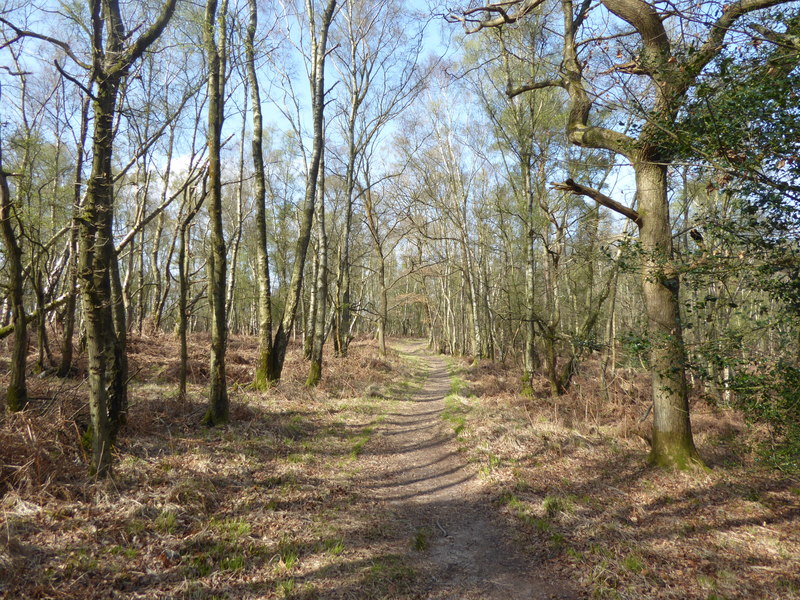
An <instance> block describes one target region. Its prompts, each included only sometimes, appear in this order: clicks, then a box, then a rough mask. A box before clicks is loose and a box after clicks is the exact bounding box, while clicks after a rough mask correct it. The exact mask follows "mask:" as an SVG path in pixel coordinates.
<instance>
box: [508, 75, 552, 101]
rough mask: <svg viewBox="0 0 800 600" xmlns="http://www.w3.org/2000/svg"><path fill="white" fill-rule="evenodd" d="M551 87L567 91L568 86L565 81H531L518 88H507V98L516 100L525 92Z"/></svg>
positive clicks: (509, 86)
mask: <svg viewBox="0 0 800 600" xmlns="http://www.w3.org/2000/svg"><path fill="white" fill-rule="evenodd" d="M551 87H560V88H564V89H566V87H567V84H566V82H565V81H564V80H563V79H546V80H544V81H529V82H527V83H523V84H521V85H518V86H512V85H511V84H509V85H508V86H507V87H506V96H508V97H509V98H514V97H515V96H519V95H520V94H524V93H525V92H530V91H532V90H542V89H545V88H551Z"/></svg>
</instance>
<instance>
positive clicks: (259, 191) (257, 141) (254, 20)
mask: <svg viewBox="0 0 800 600" xmlns="http://www.w3.org/2000/svg"><path fill="white" fill-rule="evenodd" d="M248 3H249V6H250V21H249V23H248V27H247V36H246V38H245V52H246V58H247V79H248V81H249V83H250V96H251V104H252V105H253V141H252V154H253V172H254V177H255V180H254V190H253V194H254V198H253V201H254V202H255V205H256V231H257V233H258V240H257V242H258V244H257V246H256V255H257V269H256V279H257V280H258V364H256V374H255V379H254V381H253V387H254V388H255V389H258V390H263V389H266V388H267V386H268V385H269V384H268V381H267V370H268V365H269V357H270V354H271V353H272V292H271V290H270V275H269V254H268V252H267V216H266V208H265V206H264V202H265V199H266V198H265V196H266V186H265V181H264V147H263V142H262V130H263V128H264V126H263V124H262V117H261V94H260V90H259V85H258V76H257V75H256V68H255V47H254V44H255V35H256V27H257V25H258V8H257V6H256V0H249V2H248Z"/></svg>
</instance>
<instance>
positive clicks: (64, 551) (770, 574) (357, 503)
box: [0, 335, 800, 600]
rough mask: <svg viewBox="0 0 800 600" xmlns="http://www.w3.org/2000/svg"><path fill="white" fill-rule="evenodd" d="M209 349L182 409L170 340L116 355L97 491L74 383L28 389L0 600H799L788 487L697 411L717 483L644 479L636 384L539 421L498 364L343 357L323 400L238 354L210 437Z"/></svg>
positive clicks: (3, 516) (550, 408) (724, 421)
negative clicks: (224, 416)
mask: <svg viewBox="0 0 800 600" xmlns="http://www.w3.org/2000/svg"><path fill="white" fill-rule="evenodd" d="M204 348H207V343H206V340H205V338H203V337H202V336H196V337H195V338H193V340H192V353H193V354H192V364H193V365H194V367H195V369H194V370H193V371H192V382H193V383H192V385H191V388H190V394H189V398H188V399H187V400H186V401H184V402H178V401H177V400H176V399H175V397H174V396H175V374H176V372H177V371H176V369H177V346H176V345H175V342H174V339H173V338H172V337H171V336H167V335H157V336H142V337H134V338H133V339H132V340H131V345H130V362H131V373H133V374H134V379H133V380H132V382H131V388H130V397H131V412H130V418H129V423H128V425H127V427H126V429H125V431H124V433H123V435H122V438H121V440H120V443H119V447H118V449H117V456H116V459H117V464H116V469H115V476H114V478H113V479H112V480H108V481H95V480H92V479H91V478H89V477H88V476H87V474H86V456H85V452H84V451H83V450H82V449H81V445H80V439H81V436H82V429H83V428H84V427H85V423H86V406H85V399H86V384H85V381H84V377H83V375H84V374H85V373H84V372H83V371H82V369H81V368H79V369H78V371H77V372H76V374H75V377H74V378H71V379H66V380H59V379H57V378H55V377H36V378H32V379H31V395H32V396H34V397H35V399H34V400H33V401H32V403H31V408H30V409H29V410H26V411H25V412H23V413H21V414H15V415H8V414H4V415H3V416H2V417H0V461H1V463H0V496H1V499H0V597H2V598H7V599H9V600H10V599H12V598H13V599H16V598H64V599H66V598H70V599H73V598H134V599H136V598H141V599H155V598H175V599H184V598H185V599H189V598H197V599H211V598H237V599H238V598H270V599H271V598H293V599H312V598H319V599H351V598H352V599H380V598H386V599H389V598H392V599H398V600H406V599H408V600H411V599H430V600H444V599H453V600H456V599H459V600H461V599H464V600H478V599H486V600H493V599H496V598H497V599H499V598H503V599H506V598H508V599H509V600H514V599H523V598H524V599H532V600H543V599H545V598H562V599H564V600H566V599H573V598H574V599H578V598H620V599H631V600H632V599H640V598H652V599H662V598H663V599H671V598H674V599H679V598H680V599H692V600H694V599H697V600H723V599H725V600H733V599H742V600H744V599H748V600H749V599H768V598H769V599H780V600H794V599H800V481H798V479H797V477H796V475H794V476H793V475H792V474H787V473H781V472H778V471H775V470H771V469H769V468H768V467H766V466H765V465H763V464H761V463H760V462H759V460H758V453H757V451H756V447H757V444H758V443H761V442H763V441H764V439H766V435H767V434H766V432H765V431H764V430H762V429H759V428H757V427H750V426H748V425H746V424H745V422H744V421H743V420H742V418H741V416H740V415H739V414H737V413H736V412H735V411H732V410H723V409H720V408H714V407H711V406H709V405H707V404H705V403H704V402H702V401H700V400H695V401H694V404H693V422H694V426H695V433H696V440H697V444H698V446H699V448H700V451H701V454H702V455H703V456H704V458H705V459H706V461H707V463H708V464H709V466H710V467H711V469H710V470H709V471H703V472H699V473H697V472H696V473H691V474H675V473H666V472H663V471H660V470H657V469H651V468H649V467H647V466H646V465H645V457H646V450H647V447H646V442H645V441H644V440H643V438H642V436H641V435H640V434H641V433H642V430H641V428H642V427H643V425H641V424H640V423H639V420H640V417H641V415H643V414H644V413H645V412H646V409H647V403H648V400H647V387H648V386H647V382H646V377H645V376H643V375H642V374H641V373H636V372H633V371H624V370H619V371H618V372H617V374H616V376H615V378H614V379H613V381H611V382H610V384H609V388H608V392H607V394H605V398H603V396H604V395H603V394H601V393H600V390H599V387H598V384H597V380H598V378H597V377H596V374H595V373H593V371H592V369H593V367H592V365H591V364H590V363H587V365H586V366H585V368H584V370H583V372H582V373H581V374H580V375H579V376H578V379H577V380H576V383H575V386H574V388H573V390H572V392H571V393H570V394H568V395H567V396H565V397H562V398H559V399H555V400H554V399H551V398H549V397H547V395H546V393H545V386H544V382H542V386H541V389H540V388H538V387H537V388H535V389H534V391H533V394H532V395H522V394H520V392H519V388H520V380H519V373H518V370H517V369H515V368H513V367H511V366H509V365H506V364H502V363H499V362H492V361H480V362H479V363H472V362H471V361H468V360H456V359H449V358H444V357H439V356H433V355H430V354H429V353H427V352H426V351H425V349H424V346H423V345H422V344H421V343H415V342H409V341H402V342H401V341H396V343H395V346H394V348H395V349H394V350H393V351H392V352H391V353H390V354H389V356H388V357H386V358H385V359H384V358H379V357H378V354H377V351H376V348H375V346H374V345H373V343H372V342H369V341H360V342H357V343H354V344H353V346H352V347H351V352H350V356H349V357H348V358H347V359H340V358H333V357H328V358H327V360H326V368H327V370H326V372H325V377H324V379H323V382H322V384H321V386H320V387H319V388H317V389H315V390H309V389H307V388H305V387H304V386H303V381H304V378H305V374H306V373H305V369H306V366H305V363H304V361H303V360H302V358H301V357H300V353H299V351H297V350H296V349H295V350H292V351H291V354H290V356H289V360H288V361H287V367H286V370H285V372H284V378H283V380H282V381H281V383H280V384H279V385H278V386H276V387H275V388H273V389H271V390H270V391H268V392H265V393H258V392H254V391H252V390H249V389H248V388H247V386H246V384H247V383H248V382H249V380H250V378H251V377H252V365H253V364H254V362H255V356H256V352H257V349H256V345H255V342H254V340H252V339H251V338H239V337H234V338H232V339H231V343H230V346H229V351H228V364H229V368H228V376H229V381H230V390H231V399H232V420H231V423H230V424H228V425H226V426H223V427H218V428H214V429H208V428H205V427H202V426H201V425H200V424H199V422H200V418H201V416H202V414H203V412H204V409H205V398H204V391H205V387H204V381H205V378H206V376H207V373H206V369H207V366H206V357H205V355H204ZM5 356H7V353H2V354H0V387H1V386H2V383H3V381H2V379H3V378H4V377H5V376H6V374H5V369H6V363H7V358H5Z"/></svg>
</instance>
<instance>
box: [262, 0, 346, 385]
mask: <svg viewBox="0 0 800 600" xmlns="http://www.w3.org/2000/svg"><path fill="white" fill-rule="evenodd" d="M336 2H337V0H328V2H327V4H326V5H325V10H324V12H323V15H322V17H321V19H320V27H319V32H317V28H316V24H315V22H314V10H313V6H312V4H311V0H307V2H306V11H307V14H308V17H309V19H310V22H311V38H312V53H311V56H312V70H311V78H310V79H311V81H310V83H311V104H312V122H313V132H314V139H313V144H312V149H311V162H310V164H309V169H308V179H307V180H306V191H305V204H304V206H303V215H302V219H301V221H300V232H299V235H298V238H297V245H296V247H295V262H294V268H293V269H292V279H291V281H290V283H289V290H288V294H287V297H286V304H285V306H284V309H283V316H282V318H281V322H280V324H279V325H278V330H277V331H276V332H275V339H274V340H273V347H272V353H271V354H270V356H269V359H270V360H269V366H268V369H267V371H268V372H267V379H268V380H269V381H277V380H279V379H280V377H281V372H282V371H283V363H284V361H285V360H286V350H287V348H288V345H289V334H290V332H291V331H292V327H293V326H294V322H295V317H296V316H297V306H298V304H299V302H300V293H301V292H302V287H303V271H304V268H305V262H306V254H307V252H308V243H309V241H310V240H311V226H312V223H313V220H314V200H315V198H316V191H317V178H318V175H319V168H320V162H321V159H322V152H323V148H324V139H323V118H324V111H325V57H326V55H327V45H328V29H329V28H330V24H331V21H332V20H333V14H334V12H335V10H336Z"/></svg>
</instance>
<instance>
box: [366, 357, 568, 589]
mask: <svg viewBox="0 0 800 600" xmlns="http://www.w3.org/2000/svg"><path fill="white" fill-rule="evenodd" d="M398 349H399V350H401V351H402V352H403V353H405V354H411V355H414V356H416V357H418V358H419V359H420V360H422V361H424V362H425V363H426V364H427V368H428V378H427V380H426V382H425V384H424V387H423V388H422V390H420V391H419V392H418V393H416V394H415V395H414V396H413V397H412V398H411V399H407V400H401V401H398V402H395V403H393V405H392V407H393V409H392V411H391V412H390V414H388V415H387V417H386V420H385V421H384V422H383V423H382V425H381V428H380V430H379V435H378V436H376V438H377V439H376V444H377V446H378V448H377V449H376V451H375V452H373V453H372V454H371V456H367V457H365V459H366V460H367V461H368V462H369V463H370V464H369V465H368V467H367V469H365V471H366V472H367V473H369V476H368V482H367V486H368V491H367V493H368V494H370V495H371V496H372V497H373V498H375V499H376V500H377V501H378V502H380V503H382V504H383V506H384V508H385V509H386V510H387V511H388V512H389V513H390V514H391V515H392V518H393V520H394V521H395V522H396V526H397V534H398V535H400V536H405V537H406V539H408V540H410V541H409V544H408V545H409V546H410V547H411V548H412V550H411V551H410V552H412V554H413V555H414V562H415V563H416V565H417V568H416V569H415V570H416V571H417V572H419V573H420V574H421V575H423V577H422V578H423V579H424V581H425V583H424V586H425V588H424V589H422V590H418V592H419V593H420V595H419V597H420V598H425V599H429V600H434V599H435V600H444V599H452V600H467V599H474V600H478V599H480V600H494V599H497V600H500V599H502V600H523V599H525V600H529V599H530V600H540V599H545V598H562V599H577V598H580V597H581V596H580V594H578V593H577V592H575V591H574V590H573V589H571V586H570V585H568V584H567V583H566V582H563V581H559V580H557V579H554V578H553V577H551V576H549V574H547V573H544V572H542V570H541V567H540V566H537V565H536V564H535V563H534V562H532V561H531V559H529V558H526V557H525V556H524V555H523V554H522V553H521V552H519V551H518V550H517V549H515V548H514V546H513V543H512V538H513V535H512V534H513V532H511V531H508V529H507V526H506V525H505V524H503V523H501V522H500V520H499V519H497V518H496V517H495V515H494V514H493V513H494V512H496V508H493V507H492V505H491V504H490V503H489V502H488V499H487V497H486V493H485V490H484V485H483V484H482V482H481V480H480V478H479V477H477V469H476V468H475V466H474V465H469V464H468V463H467V462H466V461H465V460H464V458H463V457H462V456H461V455H459V454H458V451H457V446H456V442H455V440H454V439H453V435H452V432H450V431H449V429H448V428H447V427H446V425H445V424H444V423H443V422H442V419H441V417H440V413H441V411H442V409H443V408H444V398H445V396H447V394H448V393H449V390H450V377H449V374H448V370H447V365H446V364H445V361H444V360H443V359H442V358H440V357H437V356H430V355H428V354H427V353H426V352H425V351H424V346H423V345H422V344H420V345H411V346H404V347H402V348H398Z"/></svg>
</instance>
